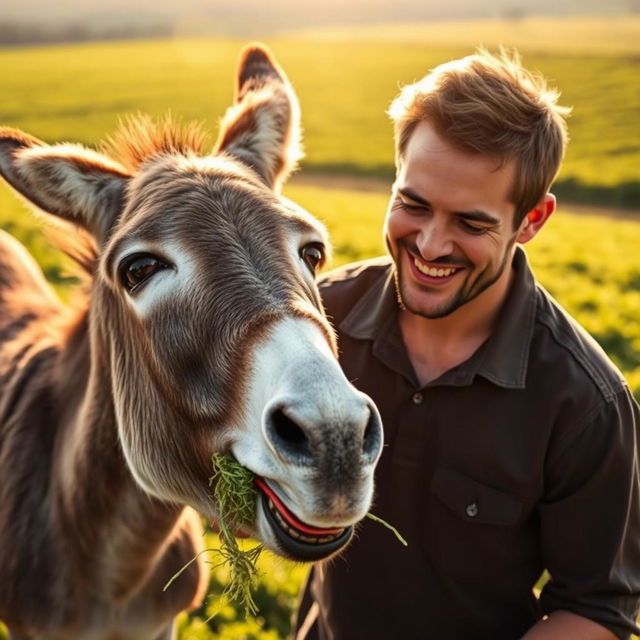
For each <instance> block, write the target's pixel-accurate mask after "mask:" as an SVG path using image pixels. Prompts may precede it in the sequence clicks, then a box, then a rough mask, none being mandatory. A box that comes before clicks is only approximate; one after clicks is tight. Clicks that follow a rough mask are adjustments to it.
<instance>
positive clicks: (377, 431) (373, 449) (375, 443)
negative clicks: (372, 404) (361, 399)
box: [362, 409, 382, 462]
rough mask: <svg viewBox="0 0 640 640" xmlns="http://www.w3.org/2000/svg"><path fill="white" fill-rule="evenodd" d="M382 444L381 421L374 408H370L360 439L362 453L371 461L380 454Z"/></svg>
mask: <svg viewBox="0 0 640 640" xmlns="http://www.w3.org/2000/svg"><path fill="white" fill-rule="evenodd" d="M381 446H382V423H381V422H380V418H379V417H378V412H377V411H376V410H375V409H372V410H370V413H369V420H368V422H367V426H366V427H365V430H364V435H363V439H362V453H363V454H364V456H365V458H367V459H368V461H370V462H373V461H375V460H376V459H377V457H378V455H379V454H380V448H381Z"/></svg>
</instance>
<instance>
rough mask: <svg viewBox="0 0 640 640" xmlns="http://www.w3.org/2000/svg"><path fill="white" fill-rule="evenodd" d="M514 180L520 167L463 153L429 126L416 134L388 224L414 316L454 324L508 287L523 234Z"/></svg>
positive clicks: (404, 297)
mask: <svg viewBox="0 0 640 640" xmlns="http://www.w3.org/2000/svg"><path fill="white" fill-rule="evenodd" d="M513 174H514V163H513V161H509V162H507V163H504V164H503V165H500V162H499V160H497V159H496V158H494V157H489V156H484V155H476V154H470V153H466V152H462V151H459V150H458V149H456V148H454V147H452V146H451V145H450V144H449V143H448V142H446V141H445V140H444V139H443V138H442V137H440V136H439V135H438V134H437V133H436V131H435V130H434V129H433V127H432V126H431V125H430V124H429V123H428V122H426V121H423V122H421V123H420V124H419V125H418V126H417V127H416V128H415V130H414V132H413V133H412V135H411V138H410V140H409V143H408V145H407V148H406V149H405V153H404V155H403V157H402V159H401V160H400V163H399V167H398V176H397V180H396V182H395V184H394V187H393V193H392V196H391V201H390V203H389V209H388V211H387V217H386V221H385V236H386V241H387V245H388V247H389V251H390V253H391V256H392V258H393V260H394V262H395V264H396V286H397V289H398V294H399V296H400V299H401V301H402V304H403V305H404V307H405V308H406V309H407V310H409V311H410V312H412V313H414V314H417V315H420V316H424V317H427V318H441V317H444V316H448V315H449V314H451V313H453V312H454V311H456V310H457V309H459V308H460V307H462V306H463V305H465V304H466V303H468V302H470V301H471V300H474V299H476V298H477V299H478V302H477V303H476V304H478V303H481V302H482V300H487V302H489V301H490V300H491V299H492V296H491V294H490V292H491V289H492V287H493V286H494V285H496V283H502V284H504V281H505V279H506V280H508V278H509V272H510V265H511V258H512V256H513V250H514V245H515V242H516V239H517V237H518V234H519V231H520V230H519V229H518V230H514V228H513V219H514V214H515V207H514V204H513V203H512V202H510V201H509V200H508V194H509V191H510V188H511V184H512V181H513ZM482 294H484V296H483V295H482Z"/></svg>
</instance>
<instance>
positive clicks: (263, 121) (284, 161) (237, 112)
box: [215, 44, 303, 191]
mask: <svg viewBox="0 0 640 640" xmlns="http://www.w3.org/2000/svg"><path fill="white" fill-rule="evenodd" d="M300 137H301V136H300V107H299V105H298V99H297V98H296V95H295V93H294V91H293V88H292V87H291V84H290V83H289V80H288V79H287V76H286V75H285V73H284V71H283V70H282V68H281V67H280V65H278V63H277V62H276V61H275V59H274V58H273V56H272V55H271V53H270V52H269V50H268V49H267V48H266V47H264V46H262V45H259V44H253V45H249V46H248V47H247V48H246V49H245V50H244V51H243V52H242V55H241V58H240V63H239V66H238V73H237V83H236V96H235V104H234V105H233V106H232V107H230V108H229V109H228V110H227V113H226V114H225V115H224V117H223V119H222V122H221V125H220V136H219V138H218V142H217V143H216V148H215V151H216V152H220V151H225V152H226V153H229V154H231V155H233V156H234V157H236V158H237V159H238V160H240V161H242V162H243V163H244V164H247V165H249V166H250V167H252V168H253V169H254V170H255V171H256V172H257V173H258V175H259V176H260V177H261V178H262V179H263V180H264V182H265V183H266V184H267V185H268V186H269V187H271V188H272V189H274V190H276V191H278V190H279V189H280V187H281V186H282V183H283V182H284V181H285V180H286V179H287V178H288V176H289V174H290V173H291V172H292V171H293V170H294V169H295V167H296V164H297V162H298V160H299V159H300V158H301V157H302V155H303V154H302V146H301V141H300Z"/></svg>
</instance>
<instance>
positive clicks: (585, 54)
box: [0, 0, 640, 640]
mask: <svg viewBox="0 0 640 640" xmlns="http://www.w3.org/2000/svg"><path fill="white" fill-rule="evenodd" d="M253 39H260V40H262V41H265V42H266V43H267V44H269V45H270V46H271V47H272V49H273V51H274V52H275V54H276V56H277V57H278V59H279V61H280V62H281V63H282V65H283V66H284V67H285V69H286V71H287V73H288V74H289V77H290V79H291V81H292V83H293V85H294V87H295V89H296V91H297V93H298V95H299V97H300V102H301V106H302V117H303V125H304V131H305V146H306V158H305V160H304V161H303V163H302V166H301V170H300V172H299V173H298V174H297V176H296V177H295V178H294V179H293V180H292V182H291V183H290V185H288V186H287V188H286V194H287V195H288V196H289V197H291V198H293V199H295V200H297V201H298V202H300V203H301V204H302V205H303V206H305V207H307V208H308V209H309V210H310V211H312V212H313V213H314V214H315V215H316V216H318V217H319V218H321V219H322V220H324V221H325V223H326V224H327V226H328V227H329V230H330V232H331V234H332V238H333V243H334V245H335V260H334V264H341V263H344V262H347V261H350V260H357V259H360V258H364V257H368V256H372V255H376V254H379V253H381V252H382V251H383V246H382V241H381V234H380V226H381V222H382V218H383V216H384V211H385V207H386V199H387V193H388V190H389V186H390V183H391V180H392V177H393V172H394V167H393V145H392V140H391V127H390V125H389V122H388V119H387V117H386V116H385V109H386V108H387V107H388V105H389V103H390V101H391V99H392V98H393V97H394V95H395V94H396V93H397V92H398V89H399V87H400V86H401V85H402V84H404V83H408V82H412V81H414V80H416V79H418V78H419V77H421V76H422V75H423V74H424V73H426V72H427V71H428V70H429V68H431V67H433V66H435V65H437V64H439V63H441V62H445V61H447V60H450V59H452V58H455V57H460V56H463V55H466V54H469V53H471V52H473V50H474V48H475V47H476V46H477V45H484V46H487V47H489V48H495V47H497V46H498V45H500V44H504V45H506V46H508V47H516V48H518V49H519V50H520V52H521V53H522V55H523V59H524V63H525V66H527V67H529V68H531V69H534V70H537V71H539V72H541V73H543V74H544V75H545V76H547V77H548V78H549V80H550V82H551V84H552V85H554V86H557V87H558V88H559V89H560V90H561V92H562V98H561V102H562V103H563V104H567V105H571V106H573V115H572V117H571V119H570V132H571V143H570V146H569V150H568V152H567V157H566V161H565V163H564V165H563V168H562V171H561V173H560V175H559V177H558V180H557V183H556V185H555V188H554V191H555V192H556V194H557V195H558V196H559V202H560V207H559V213H558V214H557V215H555V216H554V217H553V218H552V219H551V221H550V222H549V224H548V225H547V227H546V228H545V230H544V232H543V233H542V234H541V235H540V236H539V237H538V238H536V240H535V241H534V242H533V243H531V245H530V246H528V250H529V254H530V257H531V260H532V262H533V265H534V268H535V270H536V273H537V275H538V277H539V278H540V280H541V281H542V282H543V284H544V285H545V286H546V287H547V288H548V289H549V290H550V291H551V292H552V293H553V294H554V295H555V296H556V297H557V298H558V299H559V300H560V301H561V303H562V304H563V305H564V306H565V307H567V308H568V309H569V311H570V312H571V313H572V314H573V315H574V316H575V317H577V318H578V319H579V321H580V322H582V323H583V325H584V326H585V327H586V328H587V329H588V330H589V331H590V332H591V333H592V334H593V335H594V336H595V337H596V339H597V340H598V341H599V342H600V343H601V344H602V346H603V347H604V348H605V349H606V350H607V352H608V353H609V355H610V357H611V358H612V359H613V360H614V361H615V362H616V363H617V364H618V365H619V366H620V368H621V369H622V370H623V372H624V374H625V376H626V377H627V380H628V381H629V384H630V386H631V388H632V389H633V391H634V393H635V394H636V397H640V251H639V250H638V247H640V0H609V1H608V2H607V3H603V2H602V1H601V0H599V1H596V0H567V1H564V2H558V1H557V0H535V1H533V0H532V1H520V2H518V1H515V0H513V1H509V0H449V1H448V2H446V3H441V2H428V1H425V0H394V1H382V0H370V1H357V0H352V1H351V2H348V3H345V2H344V0H323V1H321V2H315V1H314V2H305V1H304V0H297V1H296V0H276V1H270V2H265V1H259V0H235V1H233V2H228V1H227V2H221V1H220V2H219V1H209V2H207V1H205V0H179V1H177V0H103V1H101V2H98V1H95V0H84V1H82V2H80V1H77V2H76V1H72V0H57V1H56V2H51V1H50V0H21V1H19V2H6V1H5V2H3V4H2V8H1V9H0V125H9V126H14V127H18V128H21V129H24V130H26V131H28V132H29V133H31V134H33V135H36V136H38V137H40V138H42V139H44V140H46V141H47V142H56V141H63V140H64V141H77V142H81V143H83V144H86V145H89V146H93V145H96V144H98V143H99V141H100V140H101V139H103V138H104V137H105V136H107V135H109V133H111V132H112V131H113V130H114V128H115V127H116V126H117V124H118V121H119V119H120V118H122V117H123V116H124V115H126V114H128V113H135V112H139V111H141V112H145V113H150V114H151V115H153V116H160V115H163V114H165V113H166V112H167V111H169V110H171V112H172V113H173V114H174V115H176V116H178V117H181V118H183V119H185V120H191V119H195V120H199V121H205V122H207V123H208V124H209V125H210V131H211V141H212V143H213V141H214V140H215V136H216V127H217V121H218V119H219V118H220V116H221V115H222V113H223V112H224V110H225V108H226V107H227V106H228V105H229V104H230V101H231V98H232V86H233V73H234V69H235V64H236V60H237V57H238V54H239V52H240V50H241V47H242V46H243V44H245V43H246V42H247V41H249V40H253ZM40 225H41V223H40V222H38V221H35V220H34V219H33V218H32V217H31V216H30V215H29V214H28V213H27V212H26V210H25V208H24V207H23V206H22V205H21V204H20V203H19V202H18V201H17V199H16V198H15V197H14V196H13V194H11V193H10V192H9V191H8V189H7V188H6V187H5V186H4V185H1V186H0V227H2V228H5V229H8V230H9V231H10V232H11V233H13V234H14V235H15V236H16V237H18V238H19V239H21V240H22V241H23V242H24V243H25V244H27V246H28V247H29V249H30V250H31V251H32V253H34V255H35V256H36V257H37V259H38V261H39V262H40V264H41V266H42V267H43V269H44V271H45V273H46V275H47V277H48V278H49V279H50V281H51V282H52V283H53V284H54V286H55V287H56V289H57V290H58V292H59V293H60V294H61V295H62V296H63V297H66V296H69V295H71V293H70V292H71V290H72V288H73V282H74V281H73V278H70V277H69V275H68V263H67V262H65V260H64V259H63V258H62V257H61V256H60V254H58V253H57V252H55V251H54V250H53V249H52V248H51V247H50V246H49V245H48V243H47V241H46V239H45V237H44V235H43V233H42V230H41V226H40ZM208 542H209V543H210V545H211V546H213V547H215V546H216V544H217V541H216V538H215V536H213V535H210V536H209V537H208ZM96 552H97V553H98V552H99V550H96ZM212 560H213V561H215V558H214V556H212ZM305 572H306V569H305V568H303V567H293V566H290V565H288V564H287V563H285V562H283V561H280V560H277V559H274V558H268V559H266V560H265V563H264V564H263V565H262V576H263V577H262V580H261V582H260V584H259V585H258V586H257V589H256V600H257V602H258V605H259V606H260V614H259V616H258V617H257V618H255V619H249V620H242V619H241V617H240V616H239V614H238V612H237V610H236V608H235V607H234V606H233V603H229V604H227V605H225V606H224V607H223V608H222V609H221V611H219V612H218V613H217V615H216V616H215V617H213V618H212V619H211V620H209V621H208V622H205V620H206V619H207V618H209V617H210V615H211V614H212V613H214V612H215V610H216V607H218V603H219V597H218V596H219V593H220V590H221V587H222V585H223V584H224V582H225V579H226V576H225V571H224V569H216V570H215V571H214V572H212V588H211V591H210V596H209V598H208V600H207V602H206V603H205V605H204V606H203V608H202V609H201V610H199V611H197V612H195V613H194V614H192V615H191V616H187V615H184V614H183V615H182V616H181V617H180V636H179V637H180V640H204V639H205V638H211V637H216V638H223V639H225V640H231V639H233V640H241V639H243V638H244V639H247V640H277V639H279V638H285V637H286V636H287V634H288V632H289V628H290V616H291V612H292V610H293V608H294V607H295V601H296V594H297V592H298V588H299V585H300V583H301V581H302V580H303V578H304V575H305ZM0 579H1V576H0ZM407 615H409V613H408V614H407ZM2 629H3V628H2V625H1V623H0V638H2V639H3V640H4V635H3V630H2ZM212 634H215V635H212ZM470 640H471V638H470Z"/></svg>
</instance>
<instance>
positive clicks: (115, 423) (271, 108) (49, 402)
mask: <svg viewBox="0 0 640 640" xmlns="http://www.w3.org/2000/svg"><path fill="white" fill-rule="evenodd" d="M203 140H204V138H203V136H202V135H200V133H198V131H197V130H196V129H194V128H193V127H190V128H182V129H180V128H179V127H176V126H173V125H171V124H170V123H167V122H165V123H164V124H153V123H152V122H151V121H150V120H149V119H145V118H138V119H137V120H134V121H133V122H131V123H129V124H128V125H123V126H122V127H121V131H120V132H119V133H118V134H116V135H115V136H114V137H113V138H111V140H110V142H109V143H108V144H107V145H106V147H103V149H102V151H101V152H96V151H93V150H89V149H86V148H84V147H82V146H79V145H71V144H58V145H53V146H49V145H47V144H45V143H43V142H41V141H39V140H37V139H35V138H33V137H31V136H29V135H27V134H25V133H22V132H20V131H16V130H13V129H0V173H1V174H2V176H3V177H4V179H5V180H6V181H7V182H8V183H9V184H10V185H11V186H12V187H13V189H15V190H16V191H17V192H18V193H19V194H20V195H21V196H23V197H24V198H25V199H26V200H27V201H28V202H29V203H31V204H32V205H33V206H34V207H35V208H36V209H37V210H40V211H42V212H45V214H46V215H48V216H53V217H54V218H53V219H55V218H57V219H59V220H60V221H62V222H61V223H62V224H66V225H71V226H68V228H67V230H66V231H65V235H66V237H67V239H68V242H69V243H71V245H72V246H71V249H72V250H73V251H74V252H75V254H76V256H79V257H78V260H80V261H82V262H83V263H84V264H85V265H86V268H87V270H88V271H89V273H90V278H89V279H90V282H89V287H88V291H87V296H86V301H85V302H84V303H82V304H81V305H79V308H75V309H71V308H67V307H65V306H63V305H62V304H61V303H60V302H59V300H58V299H57V298H56V297H55V295H54V294H53V293H52V292H51V290H50V288H49V286H48V285H47V284H46V283H45V281H44V279H43V277H42V274H41V273H40V272H39V271H38V269H37V267H36V265H35V263H34V261H33V259H32V258H31V257H30V256H29V255H28V253H27V252H26V250H25V249H24V247H22V245H20V244H19V243H18V242H17V241H15V240H14V239H12V238H11V237H10V236H9V235H8V234H6V233H4V232H2V234H1V235H0V620H3V621H4V622H5V624H6V625H7V626H8V628H9V630H10V633H11V638H12V640H35V639H38V640H41V639H43V640H62V639H64V640H115V639H118V640H151V639H153V640H160V639H163V640H164V639H168V638H172V637H174V618H175V615H176V614H177V613H178V612H180V611H181V610H183V609H185V608H189V607H193V606H196V605H197V604H198V603H199V602H200V600H201V598H202V597H203V593H204V591H205V589H206V585H207V574H206V572H205V570H204V566H203V563H202V562H196V563H193V564H192V565H191V566H190V568H189V570H187V571H185V572H184V573H183V574H181V575H180V577H179V578H178V579H177V580H176V581H175V582H174V583H173V584H172V585H171V587H170V588H169V589H168V590H167V591H166V592H163V589H162V588H163V585H164V584H165V583H166V582H167V581H168V580H169V579H170V578H171V576H173V575H174V574H175V573H176V572H177V571H178V570H179V569H180V568H181V567H183V566H184V565H185V564H186V563H187V562H188V561H189V560H190V559H192V558H193V557H194V556H195V555H196V554H197V553H198V552H199V551H200V549H201V544H202V542H201V537H202V530H201V521H200V516H199V515H198V514H197V512H199V513H200V514H202V516H204V517H205V518H208V519H214V520H215V519H216V517H217V515H218V514H217V511H216V504H215V503H214V501H213V499H212V497H211V489H210V487H209V483H208V479H209V477H210V476H211V474H212V468H211V457H212V454H213V453H214V452H231V453H232V454H233V455H234V456H235V457H236V459H237V460H238V461H239V462H240V463H241V464H243V465H244V466H245V467H247V468H248V469H249V470H251V471H252V472H253V473H254V474H255V477H256V483H257V485H258V486H259V487H260V490H259V491H258V499H257V504H256V520H255V523H254V524H253V525H250V526H249V527H248V529H247V533H248V534H250V535H252V536H253V537H255V538H257V539H259V540H261V541H263V542H264V544H265V545H266V547H267V548H270V549H271V550H273V551H274V552H276V553H278V554H280V555H283V556H286V557H289V558H292V559H294V560H300V561H313V560H318V559H322V558H325V557H328V556H330V555H331V554H334V553H336V552H338V551H339V550H340V549H341V548H342V547H343V546H344V545H345V544H347V542H348V541H349V538H350V537H351V535H352V531H353V525H354V524H355V523H356V522H357V521H358V520H359V519H361V518H362V517H363V516H364V515H365V513H366V511H367V509H368V508H369V504H370V500H371V496H372V491H373V488H372V485H373V480H372V478H373V468H374V466H375V463H376V462H377V459H378V457H379V455H380V451H381V446H382V432H381V424H380V418H379V415H378V413H377V411H376V409H375V407H374V405H373V404H372V402H371V401H370V399H369V398H367V397H366V396H364V395H363V394H361V393H360V392H358V391H357V390H355V389H354V388H353V387H352V386H351V384H350V383H349V382H348V381H347V380H346V378H345V377H344V375H343V374H342V372H341V370H340V367H339V366H338V364H337V360H336V344H335V341H334V334H333V332H332V329H331V327H330V325H329V324H328V322H327V319H326V318H325V316H324V313H323V310H322V305H321V301H320V298H319V295H318V291H317V289H316V286H315V283H314V274H315V271H316V269H317V268H318V267H319V266H320V265H321V263H322V262H323V260H324V257H325V252H326V248H325V247H326V243H327V239H326V235H325V231H324V230H323V228H322V226H321V225H320V224H319V223H318V222H317V221H316V220H315V219H313V218H312V217H311V216H310V215H309V214H308V213H306V212H305V211H304V210H302V209H301V208H299V207H298V206H296V205H294V204H293V203H292V202H290V201H288V200H287V199H285V198H283V197H281V196H280V195H279V193H280V188H281V185H282V183H283V182H284V181H285V179H286V178H287V177H288V175H289V173H290V172H291V171H292V169H293V168H294V165H295V163H296V161H297V159H298V158H299V157H300V154H301V150H300V131H299V108H298V103H297V99H296V97H295V95H294V92H293V90H292V88H291V85H290V84H289V82H288V80H287V78H286V76H285V74H284V72H283V71H282V69H281V68H280V67H279V66H278V64H277V63H276V62H275V60H274V59H273V57H272V56H271V54H270V52H269V51H268V50H266V49H265V48H263V47H261V46H260V45H252V46H250V47H248V48H247V49H246V50H245V51H244V53H243V55H242V57H241V60H240V65H239V69H238V73H237V84H236V98H235V102H234V104H233V105H232V106H231V107H230V108H229V110H228V111H227V113H226V115H225V116H224V118H223V119H222V121H221V129H220V134H219V138H218V142H217V143H216V145H215V147H214V150H213V152H212V153H210V154H208V153H206V152H204V151H203V147H204V142H203Z"/></svg>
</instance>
